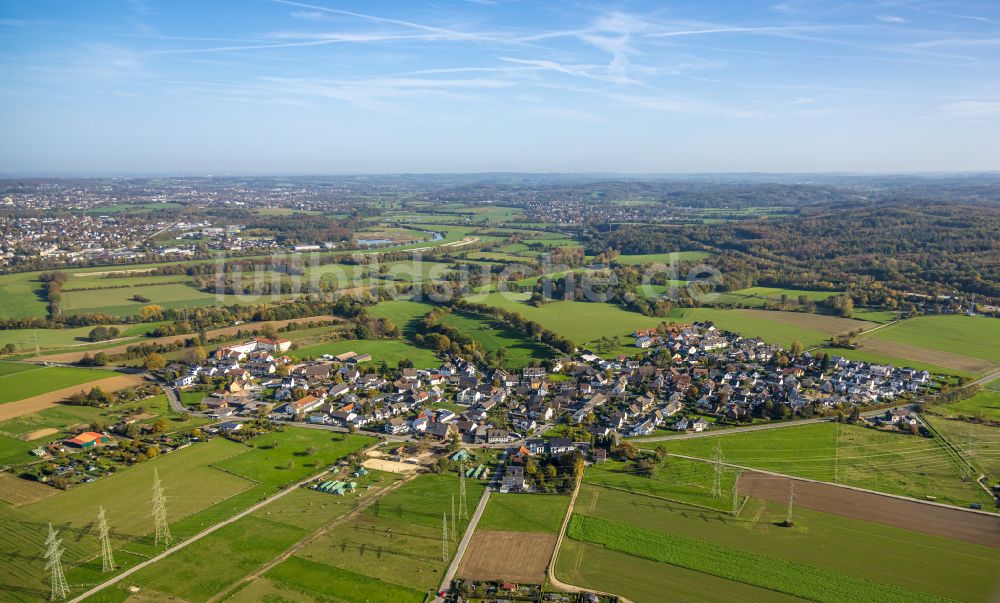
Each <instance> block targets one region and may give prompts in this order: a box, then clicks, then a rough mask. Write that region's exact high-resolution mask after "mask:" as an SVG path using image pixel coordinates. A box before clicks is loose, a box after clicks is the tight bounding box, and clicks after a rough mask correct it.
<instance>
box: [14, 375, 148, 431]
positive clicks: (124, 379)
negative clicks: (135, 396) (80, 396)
mask: <svg viewBox="0 0 1000 603" xmlns="http://www.w3.org/2000/svg"><path fill="white" fill-rule="evenodd" d="M142 382H143V379H142V376H140V375H118V376H115V377H108V378H107V379H98V380H97V381H90V382H89V383H84V384H83V385H74V386H72V387H64V388H62V389H57V390H55V391H51V392H48V393H45V394H40V395H37V396H32V397H31V398H25V399H24V400H18V401H17V402H7V403H5V404H0V421H6V420H7V419H13V418H14V417H20V416H21V415H30V414H32V413H36V412H38V411H40V410H45V409H46V408H52V407H53V406H56V405H57V404H58V403H59V402H62V401H63V400H65V399H66V398H69V397H70V396H72V395H73V394H75V393H77V392H89V391H90V390H91V389H92V388H94V387H97V386H100V387H101V389H103V390H104V391H106V392H114V391H118V390H120V389H125V388H126V387H132V386H133V385H139V384H140V383H142Z"/></svg>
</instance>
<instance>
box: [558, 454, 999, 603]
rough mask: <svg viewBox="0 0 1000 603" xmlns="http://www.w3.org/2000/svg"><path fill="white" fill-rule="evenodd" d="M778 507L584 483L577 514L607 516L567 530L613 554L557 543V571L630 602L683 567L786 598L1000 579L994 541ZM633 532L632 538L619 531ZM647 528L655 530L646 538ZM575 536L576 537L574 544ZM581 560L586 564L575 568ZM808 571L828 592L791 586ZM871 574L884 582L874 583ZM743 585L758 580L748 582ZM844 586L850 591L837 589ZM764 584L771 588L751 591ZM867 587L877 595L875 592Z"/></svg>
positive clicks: (951, 592) (664, 584)
mask: <svg viewBox="0 0 1000 603" xmlns="http://www.w3.org/2000/svg"><path fill="white" fill-rule="evenodd" d="M709 439H712V438H709ZM784 507H785V506H784V505H782V504H775V503H768V502H764V501H759V500H755V499H749V500H748V502H747V504H746V506H745V507H744V508H743V510H742V512H741V513H740V515H739V517H733V516H732V515H730V514H729V513H725V512H720V511H710V510H706V509H701V508H698V507H692V506H688V505H684V504H678V503H673V502H669V501H663V500H659V499H655V498H651V497H648V496H643V495H638V494H632V493H629V492H622V491H618V490H612V489H607V488H602V487H599V486H593V485H589V484H586V483H585V484H583V485H582V486H581V490H580V494H579V496H578V498H577V502H576V507H575V513H577V514H579V515H578V516H577V518H575V520H574V521H577V522H579V521H580V520H581V519H582V520H584V521H586V520H588V519H589V518H593V520H596V521H597V522H605V523H606V522H612V524H611V527H610V528H609V529H602V530H598V531H597V532H596V533H594V532H590V533H587V532H581V531H579V530H577V531H571V532H570V537H571V538H579V539H582V541H583V542H584V543H586V542H587V541H590V540H595V541H596V540H602V539H604V540H608V542H607V545H608V546H607V549H612V550H614V551H615V552H616V554H614V555H606V554H603V553H599V554H598V557H597V559H595V560H591V561H588V560H587V555H588V554H589V553H591V552H593V551H594V550H595V549H596V550H598V551H600V550H607V549H606V548H602V546H601V543H595V544H592V545H591V544H588V545H587V546H586V547H585V549H584V551H583V554H582V555H581V554H578V553H577V551H575V550H574V548H573V545H571V546H570V548H568V549H564V550H561V551H560V553H559V557H558V560H557V565H556V574H557V576H558V577H559V578H560V579H561V580H564V581H565V580H570V579H573V578H578V579H579V580H573V583H574V584H577V585H580V586H584V587H587V586H590V587H592V588H599V587H598V586H597V584H615V585H616V586H617V588H616V589H612V590H613V592H616V593H619V594H621V595H623V596H626V597H628V598H630V599H631V600H633V601H636V603H645V602H647V601H648V602H652V601H659V600H662V599H661V598H658V597H662V593H663V592H665V590H666V589H669V590H671V592H674V591H673V588H672V587H673V581H674V580H676V579H678V578H679V577H682V576H693V575H694V574H693V573H689V572H698V574H697V575H698V576H706V578H705V581H706V582H705V584H706V586H707V587H708V588H707V590H708V591H714V587H715V586H716V585H718V586H720V587H722V592H724V593H725V592H729V593H733V596H738V597H740V598H739V600H755V601H773V600H779V601H781V600H784V601H787V600H791V599H790V598H788V597H782V596H781V595H779V594H776V593H774V592H773V591H775V590H779V591H784V592H786V593H790V592H794V593H796V594H798V595H799V596H806V597H807V598H809V599H813V600H818V601H845V600H848V601H850V600H854V601H857V600H872V601H875V600H888V599H886V597H889V596H890V595H893V594H895V595H898V594H900V589H902V590H903V591H904V592H903V593H902V596H903V597H904V598H903V599H902V600H933V599H934V598H936V597H940V598H945V599H953V600H959V601H982V602H983V603H985V602H987V601H990V600H991V598H992V596H993V593H995V589H996V588H997V576H998V575H1000V550H997V549H995V548H991V547H986V546H981V545H976V544H970V543H966V542H961V541H957V540H951V539H947V538H941V537H936V536H930V535H927V534H921V533H916V532H910V531H907V530H902V529H899V528H895V527H890V526H884V525H880V524H875V523H870V522H865V521H859V520H855V519H850V518H846V517H841V516H838V515H830V514H826V513H820V512H817V511H811V510H808V509H803V508H798V509H796V510H795V525H794V527H792V528H784V527H779V526H778V525H777V524H778V523H779V522H780V521H781V520H783V519H784V517H785V508H784ZM633 532H634V536H635V538H632V539H622V538H621V536H622V535H625V534H633ZM649 532H653V534H650V533H649ZM651 535H652V536H654V537H653V538H647V536H651ZM612 540H613V541H614V542H612ZM580 542H581V540H576V541H575V543H574V544H577V543H580ZM678 542H679V543H683V546H681V547H679V548H676V549H674V552H672V553H670V556H662V555H663V553H665V552H667V549H659V548H658V547H660V546H661V545H666V544H668V543H678ZM654 549H656V550H654ZM872 559H878V560H879V563H878V569H877V571H873V568H872ZM597 560H606V561H607V562H606V563H604V564H601V566H599V567H600V569H601V570H603V577H600V576H598V574H599V573H601V572H598V571H597V570H598V567H595V565H594V563H596V562H597ZM633 560H636V561H635V562H634V563H635V564H638V567H642V568H648V570H649V571H636V569H637V567H636V565H634V564H633ZM581 561H582V563H583V564H584V565H583V566H582V569H580V568H577V567H576V564H577V563H578V562H581ZM670 561H674V563H671V562H670ZM720 562H722V565H720V564H719V563H720ZM789 563H791V564H796V565H803V566H805V567H802V568H800V569H799V570H796V571H789V572H778V573H774V572H773V571H772V569H773V568H775V567H780V566H784V565H786V564H789ZM752 566H753V567H757V568H758V569H757V571H754V570H753V569H752ZM678 568H681V569H686V570H687V571H678ZM769 568H771V569H769ZM730 570H737V571H735V572H732V571H730ZM807 573H808V574H813V573H815V574H816V579H817V584H818V583H819V581H823V582H824V583H827V582H828V583H829V584H830V589H829V590H828V592H813V593H810V594H807V593H804V592H800V591H798V590H792V591H789V590H788V589H789V588H793V589H794V588H797V586H796V585H797V584H802V583H803V580H800V579H797V578H795V576H803V577H804V576H805V575H807ZM768 576H769V577H768ZM762 578H767V582H765V583H762V582H761V581H760V580H761V579H762ZM701 580H702V578H701V577H699V578H698V579H697V583H698V584H701ZM870 581H873V582H876V583H881V584H884V585H886V586H885V587H884V588H882V589H878V587H877V586H876V587H872V585H871V584H869V582H870ZM741 584H744V585H746V584H749V585H751V586H753V587H755V588H749V589H747V588H744V587H743V586H740V585H741ZM845 587H846V588H848V589H849V590H848V591H845V590H842V589H843V588H845ZM761 588H763V589H767V590H757V589H761ZM859 588H860V589H861V591H858V589H859ZM866 588H867V589H869V593H868V595H866V596H862V597H860V598H858V597H855V598H853V599H851V598H847V599H845V598H844V593H845V592H862V591H864V590H865V589H866ZM871 588H875V589H876V590H877V591H878V593H879V594H876V595H873V594H872V592H871V590H870V589H871ZM769 591H770V593H769ZM905 591H909V592H905ZM677 592H678V593H680V596H678V598H677V600H681V601H701V600H712V597H713V596H714V597H715V598H716V600H717V599H718V595H717V594H715V595H713V593H712V592H707V593H706V594H705V596H706V598H705V599H702V598H701V597H700V595H699V593H698V592H697V591H692V590H690V589H685V588H683V587H680V588H679V590H678V591H677ZM744 597H745V598H744ZM897 598H898V597H897Z"/></svg>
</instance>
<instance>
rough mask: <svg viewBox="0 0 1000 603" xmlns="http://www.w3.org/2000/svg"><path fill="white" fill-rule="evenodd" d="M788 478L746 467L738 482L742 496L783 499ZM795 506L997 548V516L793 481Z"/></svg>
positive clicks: (999, 540) (999, 544)
mask: <svg viewBox="0 0 1000 603" xmlns="http://www.w3.org/2000/svg"><path fill="white" fill-rule="evenodd" d="M790 481H791V478H787V477H781V476H776V475H770V474H767V473H760V472H758V471H746V472H744V473H743V474H742V475H741V476H740V480H739V484H738V486H737V488H738V492H739V493H740V494H743V495H746V496H751V497H753V498H760V499H763V500H769V501H773V502H779V503H783V502H786V501H787V500H788V489H789V482H790ZM795 504H796V505H797V506H799V507H804V508H806V509H813V510H816V511H822V512H824V513H830V514H833V515H840V516H843V517H850V518H852V519H860V520H862V521H871V522H875V523H880V524H883V525H888V526H894V527H897V528H903V529H905V530H913V531H915V532H923V533H925V534H933V535H935V536H943V537H945V538H954V539H955V540H963V541H965V542H971V543H974V544H982V545H986V546H993V547H1000V522H998V521H997V517H996V516H995V515H988V514H985V513H976V512H973V511H966V510H963V509H957V508H951V507H944V506H940V505H934V504H926V503H921V502H916V501H910V500H905V499H902V498H897V497H894V496H888V495H883V494H874V493H871V492H862V491H859V490H853V489H850V488H844V487H841V486H835V485H833V484H823V483H818V482H809V481H803V480H795Z"/></svg>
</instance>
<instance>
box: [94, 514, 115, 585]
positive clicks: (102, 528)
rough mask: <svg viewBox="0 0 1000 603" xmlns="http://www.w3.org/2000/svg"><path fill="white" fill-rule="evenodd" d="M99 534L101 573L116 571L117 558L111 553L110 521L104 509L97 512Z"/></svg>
mask: <svg viewBox="0 0 1000 603" xmlns="http://www.w3.org/2000/svg"><path fill="white" fill-rule="evenodd" d="M97 532H98V537H99V538H100V539H101V566H102V569H101V571H103V572H113V571H115V557H114V555H113V553H112V552H111V537H110V535H109V530H108V520H107V518H105V516H104V507H101V509H100V511H98V512H97Z"/></svg>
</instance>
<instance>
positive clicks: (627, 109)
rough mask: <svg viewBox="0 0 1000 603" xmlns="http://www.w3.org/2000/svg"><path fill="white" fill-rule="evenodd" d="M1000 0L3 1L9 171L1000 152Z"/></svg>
mask: <svg viewBox="0 0 1000 603" xmlns="http://www.w3.org/2000/svg"><path fill="white" fill-rule="evenodd" d="M998 63H1000V2H996V1H990V0H987V1H967V2H966V1H956V2H950V1H947V0H929V1H922V0H912V1H911V0H891V1H883V2H863V1H851V0H834V1H831V2H824V1H812V0H790V1H787V2H777V3H776V2H774V1H771V2H753V1H739V2H737V1H732V2H716V1H711V0H687V1H684V2H541V1H539V2H529V1H527V0H426V1H420V0H406V1H396V2H390V1H380V0H368V1H365V2H347V1H336V0H323V1H320V0H316V1H315V2H311V1H304V2H298V1H290V0H239V1H231V2H226V1H221V0H219V1H212V2H186V1H182V0H169V1H168V0H131V1H97V0H95V1H88V2H76V1H70V0H66V1H61V2H52V1H47V0H23V1H18V2H11V1H7V0H0V72H2V73H3V80H2V81H3V86H2V94H0V124H2V137H3V144H0V174H4V173H6V174H25V173H44V174H193V175H203V174H224V173H240V174H247V173H264V174H274V173H287V174H295V173H358V172H470V171H533V172H545V171H555V172H587V171H615V172H646V173H648V172H713V171H727V172H730V171H769V172H787V171H858V172H912V171H939V170H940V171H975V170H1000V143H998V142H997V141H1000V68H998V67H1000V65H998Z"/></svg>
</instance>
